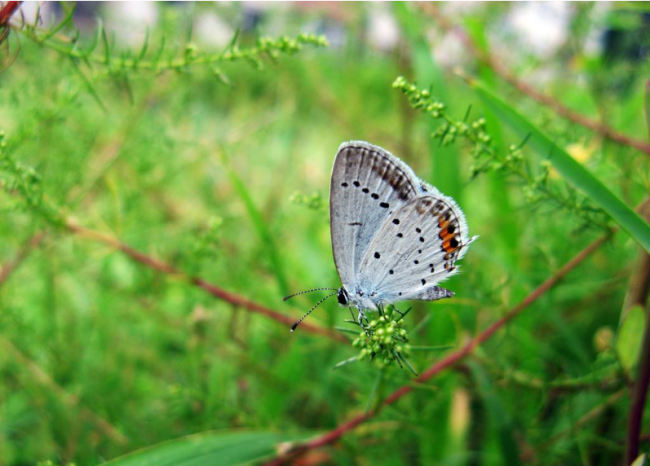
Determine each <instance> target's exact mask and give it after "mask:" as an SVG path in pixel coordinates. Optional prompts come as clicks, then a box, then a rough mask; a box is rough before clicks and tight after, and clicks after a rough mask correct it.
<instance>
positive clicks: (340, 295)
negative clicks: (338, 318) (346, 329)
mask: <svg viewBox="0 0 650 466" xmlns="http://www.w3.org/2000/svg"><path fill="white" fill-rule="evenodd" d="M336 298H337V299H338V301H339V304H340V305H341V306H347V305H348V303H349V302H350V296H349V295H348V292H347V291H346V290H345V288H343V287H341V288H339V289H338V292H337V295H336Z"/></svg>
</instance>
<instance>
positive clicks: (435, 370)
mask: <svg viewBox="0 0 650 466" xmlns="http://www.w3.org/2000/svg"><path fill="white" fill-rule="evenodd" d="M609 237H610V235H609V234H607V235H603V236H601V237H600V238H598V239H597V240H595V241H593V242H592V243H591V244H589V245H588V246H587V247H586V248H584V249H583V250H582V251H580V252H579V253H578V254H577V255H576V256H575V257H574V258H573V259H571V260H570V261H569V262H567V263H566V264H565V265H564V266H563V267H562V268H561V269H560V270H558V271H557V272H555V273H554V274H553V275H551V276H550V277H549V278H548V279H546V281H544V282H543V283H542V284H541V285H540V286H539V287H537V288H536V289H535V290H534V291H533V292H532V293H530V294H529V295H528V296H527V297H526V298H525V299H524V300H523V301H522V302H520V303H519V304H518V305H516V306H515V307H513V308H512V309H510V310H509V311H508V312H507V313H506V314H505V315H504V316H503V317H501V318H500V319H498V320H497V321H495V322H494V323H493V324H492V325H490V326H489V327H488V328H486V329H485V330H483V332H481V333H480V334H479V335H478V336H476V337H474V338H473V339H472V340H471V341H470V342H469V343H467V344H466V345H465V346H464V347H463V348H461V349H460V350H458V351H455V352H453V353H451V354H450V355H448V356H447V357H445V358H443V359H441V360H440V361H438V362H436V363H434V364H433V365H432V366H431V367H430V368H429V369H427V370H426V371H425V372H423V373H422V374H421V375H420V376H419V377H417V378H416V379H415V381H416V382H418V383H422V382H425V381H427V380H429V379H431V378H432V377H434V376H435V375H437V374H439V373H440V372H443V371H444V370H445V369H448V368H450V367H453V366H455V365H456V364H457V363H458V362H459V361H460V360H462V359H463V358H465V357H466V356H468V355H469V354H471V353H472V352H473V351H474V350H475V349H476V348H477V347H478V346H479V345H480V344H482V343H484V342H485V341H486V340H488V339H490V338H491V337H492V336H493V335H494V334H495V333H496V332H497V330H499V329H500V328H501V327H503V326H504V325H505V324H506V323H508V322H509V321H511V320H512V319H514V318H515V317H517V316H518V315H519V314H520V313H521V312H522V311H523V310H524V309H526V308H527V307H528V306H530V305H531V304H532V303H534V302H535V301H537V299H539V298H540V297H541V296H542V295H543V294H544V293H546V292H547V291H548V290H550V289H551V288H552V287H553V286H555V285H556V284H557V283H558V282H560V280H562V279H563V278H564V277H565V276H566V275H567V274H568V273H569V272H571V271H572V270H573V269H574V268H576V267H577V266H578V265H579V264H580V263H582V262H583V261H584V260H585V259H586V258H587V257H589V256H590V255H591V254H592V253H593V252H594V251H596V250H597V249H598V248H599V247H600V246H602V245H603V244H604V243H605V242H606V241H607V240H608V239H609ZM411 391H413V387H412V386H409V385H404V386H402V387H401V388H399V389H397V390H396V391H394V392H393V393H392V394H391V395H390V396H388V398H386V399H385V400H384V402H383V405H385V406H388V405H391V404H393V403H395V402H396V401H398V400H399V399H400V398H402V397H403V396H404V395H406V394H408V393H410V392H411ZM377 412H378V410H372V411H368V412H367V413H363V414H360V415H358V416H355V417H354V418H352V419H351V420H349V421H348V422H346V423H344V424H342V425H340V426H339V427H337V428H336V429H334V430H332V431H330V432H328V433H326V434H324V435H322V436H320V437H317V438H315V439H314V440H312V441H310V442H308V443H306V444H304V445H299V446H297V447H296V448H295V449H294V450H292V451H291V452H290V453H289V454H287V455H283V456H279V457H277V458H275V459H273V460H271V461H269V462H268V463H265V466H280V465H282V464H285V463H286V462H287V461H288V460H289V459H294V458H296V457H298V456H301V455H303V454H304V453H305V452H307V451H308V450H311V449H314V448H319V447H322V446H325V445H329V444H331V443H334V442H336V441H337V440H338V439H339V438H341V437H342V436H343V435H345V434H346V433H347V432H349V431H351V430H352V429H354V428H355V427H357V426H358V425H359V424H361V423H363V422H364V421H366V420H368V419H370V418H371V417H373V416H374V415H375V414H377Z"/></svg>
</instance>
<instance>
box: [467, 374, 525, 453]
mask: <svg viewBox="0 0 650 466" xmlns="http://www.w3.org/2000/svg"><path fill="white" fill-rule="evenodd" d="M469 366H470V369H471V371H472V375H473V376H474V378H475V379H476V384H477V386H478V391H479V394H480V396H481V397H482V398H483V400H484V402H485V406H486V407H487V410H488V413H489V415H490V423H491V424H492V425H493V426H494V429H495V431H496V433H497V438H498V441H499V448H500V450H501V455H502V457H503V464H510V465H518V464H522V463H521V459H520V458H521V456H520V453H519V448H518V446H517V442H516V441H515V432H514V429H513V426H512V421H511V420H510V416H509V414H508V412H507V411H506V410H505V409H504V406H503V404H502V403H501V400H500V399H499V396H498V395H497V393H496V391H495V390H494V386H493V385H492V381H491V380H490V378H489V377H488V375H487V373H486V372H485V371H484V370H483V368H482V367H481V366H480V365H478V364H477V363H475V362H471V363H470V364H469Z"/></svg>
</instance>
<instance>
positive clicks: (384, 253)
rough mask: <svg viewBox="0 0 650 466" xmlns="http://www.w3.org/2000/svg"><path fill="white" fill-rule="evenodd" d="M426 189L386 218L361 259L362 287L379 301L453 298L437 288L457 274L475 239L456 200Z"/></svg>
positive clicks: (360, 281)
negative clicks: (469, 232)
mask: <svg viewBox="0 0 650 466" xmlns="http://www.w3.org/2000/svg"><path fill="white" fill-rule="evenodd" d="M425 189H428V192H427V193H426V194H422V195H420V196H418V197H416V198H414V199H411V200H410V201H409V202H408V203H407V204H406V205H403V206H402V207H400V208H399V209H397V210H395V211H394V212H393V213H392V214H391V215H389V216H388V217H387V218H386V220H385V221H384V223H383V224H382V226H381V228H380V230H379V231H378V232H377V234H376V235H375V237H374V238H373V240H372V243H371V244H370V246H369V247H368V249H367V251H366V253H365V255H364V257H363V259H362V261H361V264H360V269H359V283H360V284H361V286H362V287H363V288H364V289H366V290H369V291H370V293H371V294H372V293H375V296H374V297H373V298H372V299H373V300H374V301H375V302H383V303H385V304H388V303H393V302H396V301H402V300H407V299H415V300H425V301H430V300H434V299H439V298H441V297H447V296H451V294H450V292H447V290H444V289H442V288H440V287H437V286H436V284H438V283H440V282H441V281H442V280H444V279H446V278H448V277H450V276H451V275H453V274H454V273H456V271H457V268H456V266H455V262H456V260H458V259H461V258H462V257H463V256H464V255H465V253H466V252H467V246H468V245H469V244H470V243H471V242H472V241H474V239H476V237H473V238H469V236H468V229H467V223H466V221H465V215H464V214H463V212H462V211H461V210H460V208H459V207H458V205H456V203H455V202H454V200H453V199H451V198H450V197H447V196H444V195H442V194H441V193H440V192H438V191H437V190H436V189H435V188H433V187H431V186H428V185H425Z"/></svg>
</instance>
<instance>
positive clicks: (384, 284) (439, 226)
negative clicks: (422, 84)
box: [285, 141, 477, 331]
mask: <svg viewBox="0 0 650 466" xmlns="http://www.w3.org/2000/svg"><path fill="white" fill-rule="evenodd" d="M330 227H331V235H332V249H333V253H334V263H335V264H336V269H337V271H338V273H339V277H340V278H341V282H342V286H341V287H340V288H338V289H335V288H316V289H314V290H308V291H303V292H300V293H296V294H294V295H291V296H287V297H286V298H285V301H286V300H287V299H289V298H292V297H293V296H297V295H299V294H304V293H309V292H312V291H317V290H332V291H334V293H332V294H330V295H329V296H326V297H325V298H323V299H322V300H321V301H319V302H318V303H317V304H316V305H315V306H314V307H312V308H311V309H310V310H309V312H307V313H306V314H305V315H304V316H303V317H301V318H300V319H299V320H298V321H297V322H296V323H295V324H294V325H293V327H292V328H291V330H292V331H293V330H295V329H296V327H297V326H298V325H299V324H300V323H301V322H302V321H303V320H304V319H305V317H307V316H308V315H309V314H310V313H311V312H312V311H313V310H314V309H315V308H316V307H318V306H319V305H320V304H321V303H322V302H324V301H325V300H326V299H328V298H330V297H332V296H334V295H336V296H337V299H338V302H339V304H341V305H342V306H348V307H354V308H356V309H357V311H358V320H359V324H360V325H362V319H363V318H364V311H376V310H377V309H378V307H380V306H385V305H388V304H394V303H396V302H399V301H406V300H420V301H435V300H438V299H442V298H450V297H452V296H454V293H453V292H452V291H450V290H446V289H444V288H441V287H440V286H438V283H440V282H441V281H443V280H445V279H447V278H449V277H451V276H452V275H454V274H455V273H457V272H458V268H457V267H456V265H455V264H456V261H457V260H459V259H461V258H462V257H463V256H464V255H465V253H466V252H467V248H468V246H469V245H470V244H471V243H472V241H474V240H475V239H476V238H477V236H473V237H471V238H470V237H469V235H468V228H467V222H466V220H465V215H464V214H463V212H462V210H460V207H458V205H457V204H456V202H455V201H454V200H453V199H452V198H450V197H448V196H445V195H443V194H442V193H440V191H438V190H437V189H436V188H434V187H433V186H431V185H430V184H428V183H426V182H424V181H422V180H421V179H420V178H418V177H417V176H416V175H415V173H413V170H411V168H410V167H409V166H408V165H406V164H405V163H404V162H402V161H401V160H400V159H399V158H397V157H395V156H394V155H393V154H391V153H390V152H388V151H387V150H385V149H382V148H381V147H378V146H375V145H372V144H369V143H367V142H363V141H350V142H345V143H343V144H341V146H340V147H339V150H338V152H337V154H336V158H335V159H334V167H333V169H332V180H331V186H330Z"/></svg>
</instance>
